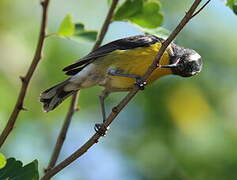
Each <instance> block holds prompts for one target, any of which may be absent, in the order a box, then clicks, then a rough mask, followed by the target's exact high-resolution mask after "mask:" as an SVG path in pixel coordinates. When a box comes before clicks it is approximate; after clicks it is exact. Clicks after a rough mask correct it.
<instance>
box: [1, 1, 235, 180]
mask: <svg viewBox="0 0 237 180" xmlns="http://www.w3.org/2000/svg"><path fill="white" fill-rule="evenodd" d="M191 2H192V1H190V0H183V1H180V0H162V1H161V3H162V6H163V7H162V11H163V13H164V15H165V23H164V27H165V28H167V29H169V30H172V29H173V28H174V27H175V26H176V25H177V23H178V22H179V20H180V19H181V18H182V16H183V15H184V12H185V10H187V8H188V7H189V5H190V4H191ZM49 10H50V13H49V32H51V33H53V32H55V31H56V30H57V28H58V26H59V24H60V22H61V21H62V19H63V17H64V16H65V15H66V14H68V13H71V14H72V15H73V17H74V21H78V22H83V23H84V24H85V25H86V28H87V29H92V30H97V29H99V28H100V26H101V24H102V22H103V20H104V17H105V15H106V12H107V10H108V4H107V0H100V1H99V2H96V3H95V1H94V0H80V1H77V0H71V1H70V2H69V1H63V0H57V1H56V0H52V1H51V4H50V9H49ZM40 14H41V9H40V6H39V4H38V1H37V0H35V1H28V0H21V1H9V0H1V1H0V62H1V65H0V130H2V128H3V127H4V126H5V123H6V121H7V119H8V117H9V114H10V112H11V111H12V108H13V106H14V103H15V101H16V98H17V94H18V92H19V88H20V80H19V78H18V77H19V75H24V73H25V72H26V70H27V68H28V66H29V64H30V62H31V59H32V56H33V52H34V49H35V46H36V42H37V36H38V30H39V20H40ZM236 29H237V17H236V16H235V15H234V13H233V12H232V11H231V10H230V9H229V8H228V7H226V6H225V5H224V1H221V0H216V1H212V2H211V3H210V5H209V6H208V7H207V8H206V9H205V10H204V11H203V12H201V14H200V15H199V16H197V17H196V18H195V19H193V21H192V22H191V23H190V24H188V25H187V26H186V28H185V29H184V31H183V32H182V33H180V35H179V36H178V37H177V39H176V43H178V44H179V45H182V46H185V47H190V48H192V49H195V50H196V51H198V52H199V53H200V54H201V55H202V57H203V60H204V67H203V71H202V73H201V74H199V75H198V76H195V77H192V78H187V79H184V78H179V77H173V76H170V77H164V78H163V79H160V80H159V81H157V82H156V83H154V84H153V85H151V86H150V87H149V88H147V89H146V90H145V91H143V92H140V93H139V94H138V95H137V96H136V98H135V99H134V100H133V101H132V102H131V103H130V104H129V105H128V106H127V107H126V108H125V109H124V110H123V112H122V113H121V114H120V115H119V117H118V118H117V119H116V120H115V121H114V123H113V124H112V125H111V129H110V131H109V132H108V135H107V136H106V138H102V139H101V140H100V143H98V144H96V145H95V146H94V147H93V148H91V149H90V150H89V151H88V152H87V153H86V155H84V156H83V157H81V158H80V159H78V160H77V161H76V162H74V163H73V164H72V165H70V166H69V167H67V168H66V169H64V170H63V171H62V172H60V173H59V174H58V175H57V176H55V177H54V178H53V179H55V180H65V179H70V180H79V179H80V180H97V179H104V180H111V179H113V180H121V179H123V180H153V179H154V180H168V179H170V180H175V179H194V180H204V179H208V180H225V179H226V180H229V179H237V171H236V170H237V152H236V149H237V110H236V108H237V83H236V82H237V81H236V77H237V68H236V65H237V35H236ZM139 33H140V32H139V31H138V29H137V28H135V27H134V26H132V25H130V24H127V23H122V22H114V23H113V24H112V25H111V26H110V29H109V32H108V34H107V35H106V38H105V40H104V43H106V42H109V41H111V40H114V39H117V38H121V37H126V36H130V35H134V34H139ZM92 45H93V43H92V42H91V43H90V42H86V41H77V42H76V41H71V40H67V39H59V38H56V37H55V38H54V37H52V38H48V39H47V41H46V46H45V48H44V58H43V60H42V61H41V63H40V65H39V67H38V69H37V71H36V73H35V74H34V77H33V80H32V82H31V84H30V87H29V91H28V94H27V97H26V102H25V106H26V107H27V109H29V111H27V112H21V114H20V116H19V119H18V121H17V124H16V127H15V129H14V131H13V133H12V134H11V136H10V137H9V139H8V141H7V142H6V144H5V146H4V148H3V149H2V150H1V151H2V153H4V154H5V155H6V156H7V157H16V158H17V159H19V160H22V161H23V162H24V163H28V162H30V161H32V160H33V159H38V161H39V168H40V171H41V173H42V172H43V168H45V167H46V166H47V163H48V161H49V157H50V155H51V152H52V149H53V146H54V143H55V140H56V137H57V134H58V132H59V129H60V127H61V125H62V122H63V120H64V117H65V114H66V112H67V109H68V105H69V99H68V100H67V101H66V102H65V103H63V104H62V105H61V106H60V107H59V108H57V109H56V110H55V111H53V112H50V113H44V112H43V111H42V108H41V104H40V102H39V101H38V99H39V98H38V97H39V94H40V92H42V91H43V90H44V89H46V88H48V87H49V86H52V85H53V84H56V83H58V82H59V81H61V80H63V79H65V78H66V76H65V75H64V74H63V73H62V71H61V69H62V68H63V67H64V66H66V65H68V64H70V63H72V62H74V61H75V60H77V59H79V58H80V57H82V56H83V55H86V54H87V53H88V52H89V51H90V49H91V47H92ZM100 91H101V88H100V87H93V88H90V89H86V90H83V91H81V96H80V101H79V106H80V112H77V113H76V114H75V116H74V117H73V121H72V125H71V127H70V130H69V133H68V136H67V139H66V143H65V145H64V147H63V151H62V153H61V156H60V160H62V159H64V158H65V157H67V156H68V155H70V154H71V153H72V152H73V151H74V150H76V149H77V148H78V147H79V146H80V145H81V144H82V143H83V142H85V141H86V140H87V139H88V138H89V137H90V136H91V135H92V134H93V133H94V130H93V126H94V124H95V123H98V122H99V121H101V116H100V109H99V101H98V96H97V95H98V94H99V93H100ZM124 95H125V94H124V93H115V94H113V95H112V96H110V98H109V99H108V100H107V111H109V109H110V108H111V107H112V106H113V105H115V104H116V103H117V102H118V101H119V100H120V99H121V98H122V97H123V96H124Z"/></svg>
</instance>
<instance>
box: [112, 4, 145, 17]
mask: <svg viewBox="0 0 237 180" xmlns="http://www.w3.org/2000/svg"><path fill="white" fill-rule="evenodd" d="M142 6H143V0H126V1H125V2H124V3H123V4H122V5H121V6H120V7H119V8H118V10H117V11H116V12H115V14H114V20H128V19H129V18H130V17H132V16H134V15H135V14H136V13H139V12H140V11H141V10H142Z"/></svg>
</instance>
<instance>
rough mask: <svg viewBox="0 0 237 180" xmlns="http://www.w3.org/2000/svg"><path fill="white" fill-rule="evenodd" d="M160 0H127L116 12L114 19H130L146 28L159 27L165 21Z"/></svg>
mask: <svg viewBox="0 0 237 180" xmlns="http://www.w3.org/2000/svg"><path fill="white" fill-rule="evenodd" d="M160 7H161V5H160V2H159V1H156V0H126V1H125V2H124V3H123V4H122V5H121V6H120V7H119V8H118V10H117V11H116V12H115V14H114V20H117V21H129V22H132V23H134V24H137V25H139V26H142V27H144V28H157V27H159V26H161V25H162V23H163V19H164V18H163V15H162V13H161V12H160Z"/></svg>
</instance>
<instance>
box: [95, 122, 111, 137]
mask: <svg viewBox="0 0 237 180" xmlns="http://www.w3.org/2000/svg"><path fill="white" fill-rule="evenodd" d="M94 129H95V132H97V133H98V134H99V135H100V136H105V135H106V133H107V131H108V130H109V127H106V126H105V125H104V124H103V123H101V124H95V127H94Z"/></svg>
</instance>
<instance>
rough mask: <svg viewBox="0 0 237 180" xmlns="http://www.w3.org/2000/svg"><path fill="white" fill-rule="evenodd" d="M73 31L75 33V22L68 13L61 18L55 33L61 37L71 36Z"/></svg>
mask: <svg viewBox="0 0 237 180" xmlns="http://www.w3.org/2000/svg"><path fill="white" fill-rule="evenodd" d="M74 33H75V24H74V23H73V21H72V16H71V15H70V14H68V15H66V16H65V18H64V19H63V21H62V23H61V25H60V27H59V29H58V33H57V34H58V35H59V36H62V37H70V36H73V35H74Z"/></svg>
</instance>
